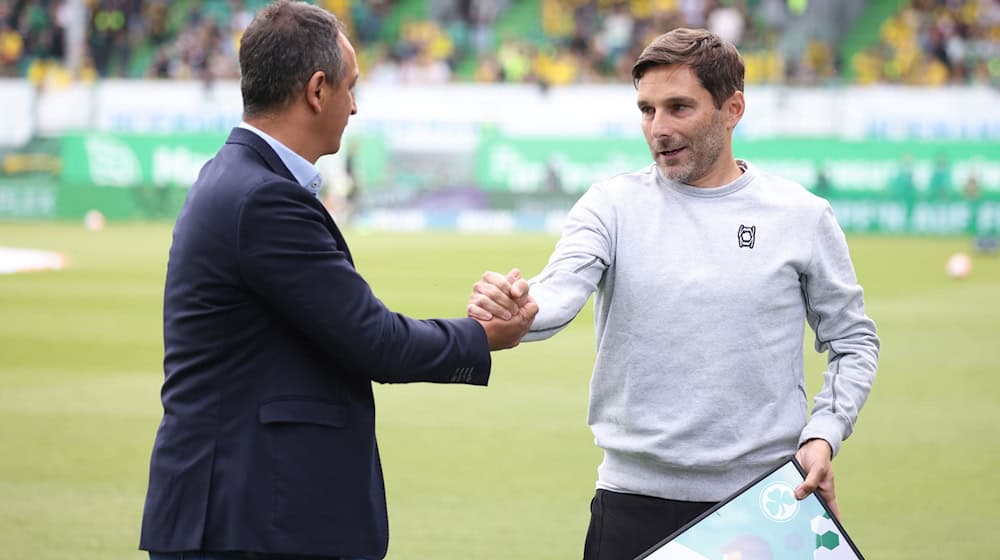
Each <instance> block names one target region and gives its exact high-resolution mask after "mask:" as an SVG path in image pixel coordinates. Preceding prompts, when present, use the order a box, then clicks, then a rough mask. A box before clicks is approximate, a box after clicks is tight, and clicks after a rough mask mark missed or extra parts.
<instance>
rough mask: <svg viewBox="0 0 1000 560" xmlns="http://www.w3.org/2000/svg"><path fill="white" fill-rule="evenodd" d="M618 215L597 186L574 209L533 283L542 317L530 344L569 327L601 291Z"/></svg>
mask: <svg viewBox="0 0 1000 560" xmlns="http://www.w3.org/2000/svg"><path fill="white" fill-rule="evenodd" d="M613 212H614V207H613V205H612V204H611V203H610V202H609V201H608V200H607V199H606V198H605V196H604V193H603V192H601V191H600V190H599V189H598V188H595V187H592V188H590V189H589V190H588V191H587V192H586V193H584V195H583V196H582V197H580V200H578V201H577V203H576V204H575V205H573V208H572V210H570V212H569V216H567V218H566V225H565V226H564V227H563V232H562V236H561V237H560V238H559V242H558V243H556V248H555V251H553V252H552V256H551V257H550V258H549V263H548V264H547V265H545V268H544V269H543V270H542V272H541V273H539V274H538V276H536V277H534V278H532V279H531V280H530V281H529V283H530V285H531V295H532V297H534V298H535V301H536V302H538V315H537V316H536V317H535V321H534V322H533V323H532V325H531V330H530V331H529V332H528V334H527V335H525V337H524V340H525V341H526V342H530V341H534V340H544V339H546V338H549V337H551V336H553V335H554V334H556V333H557V332H559V331H561V330H562V329H564V328H566V326H567V325H569V323H570V322H572V321H573V319H574V318H575V317H576V315H577V314H578V313H579V312H580V310H581V309H582V308H583V305H584V304H585V303H587V299H588V298H589V297H590V295H591V294H592V293H594V291H595V290H597V286H598V285H599V284H600V282H601V279H602V278H603V277H604V271H605V270H607V269H608V267H609V266H611V258H612V257H611V256H612V255H613V254H614V249H613V245H612V243H613V241H612V235H611V231H613V220H614V214H613Z"/></svg>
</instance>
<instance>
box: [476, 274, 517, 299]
mask: <svg viewBox="0 0 1000 560" xmlns="http://www.w3.org/2000/svg"><path fill="white" fill-rule="evenodd" d="M484 283H485V284H489V285H490V286H495V287H496V288H497V289H499V290H500V291H502V292H503V293H505V294H510V281H508V280H507V277H506V276H504V275H503V274H500V273H499V272H493V271H492V270H487V271H486V272H484V273H483V276H482V279H481V280H480V281H479V282H477V283H476V284H484Z"/></svg>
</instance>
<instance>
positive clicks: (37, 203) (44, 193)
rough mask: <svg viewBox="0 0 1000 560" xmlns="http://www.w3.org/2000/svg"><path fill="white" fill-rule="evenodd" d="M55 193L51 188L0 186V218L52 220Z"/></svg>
mask: <svg viewBox="0 0 1000 560" xmlns="http://www.w3.org/2000/svg"><path fill="white" fill-rule="evenodd" d="M55 215H56V191H55V189H54V188H52V187H40V186H34V185H33V186H30V187H28V186H10V185H0V216H6V217H11V218H54V217H55Z"/></svg>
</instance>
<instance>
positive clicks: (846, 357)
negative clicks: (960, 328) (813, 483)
mask: <svg viewBox="0 0 1000 560" xmlns="http://www.w3.org/2000/svg"><path fill="white" fill-rule="evenodd" d="M801 282H802V292H803V294H804V296H805V300H806V318H807V320H808V321H809V326H810V327H812V330H813V332H814V333H815V334H816V342H815V347H816V351H817V352H824V351H825V352H827V370H826V371H825V372H824V373H823V388H822V390H821V391H820V392H819V394H818V395H816V399H815V406H814V407H813V411H812V416H811V417H810V420H809V422H808V423H807V424H806V427H805V429H804V430H802V433H801V435H800V437H799V445H801V444H803V443H805V442H806V441H807V440H809V439H814V438H820V439H824V440H826V441H827V442H829V443H830V447H831V449H832V450H833V454H834V455H836V454H837V452H838V451H839V449H840V444H841V442H842V441H843V440H845V439H847V437H848V436H850V435H851V432H852V431H853V430H854V423H855V422H857V419H858V414H859V413H860V411H861V407H862V406H863V405H864V404H865V400H866V399H867V398H868V393H869V392H870V391H871V387H872V382H873V381H874V379H875V370H876V368H877V366H878V353H879V339H878V335H877V334H876V330H875V323H874V322H873V321H872V320H871V319H870V318H868V316H867V315H866V314H865V306H864V296H863V292H862V289H861V286H859V285H858V281H857V278H856V276H855V272H854V266H853V264H852V263H851V256H850V253H849V252H848V248H847V240H846V239H845V237H844V233H843V231H842V230H841V229H840V226H839V225H838V224H837V220H836V218H835V217H834V215H833V211H832V209H831V208H830V206H829V204H826V205H825V208H824V211H823V213H822V215H821V216H820V219H819V222H818V224H817V231H816V236H815V238H814V241H813V248H812V257H811V260H810V262H809V264H808V265H807V266H806V270H805V272H804V274H803V275H802V277H801Z"/></svg>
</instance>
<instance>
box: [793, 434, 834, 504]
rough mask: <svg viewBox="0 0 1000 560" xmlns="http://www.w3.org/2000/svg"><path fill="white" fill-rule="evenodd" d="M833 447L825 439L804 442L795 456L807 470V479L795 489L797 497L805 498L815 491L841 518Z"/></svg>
mask: <svg viewBox="0 0 1000 560" xmlns="http://www.w3.org/2000/svg"><path fill="white" fill-rule="evenodd" d="M832 455H833V449H832V448H831V447H830V444H829V443H827V441H826V440H823V439H811V440H809V441H807V442H805V443H803V444H802V447H800V448H799V450H798V451H797V452H796V453H795V458H796V459H797V460H798V462H799V464H800V465H802V468H803V469H805V471H806V479H805V481H804V482H803V483H802V484H800V485H799V487H798V488H796V489H795V497H796V498H798V499H800V500H801V499H803V498H805V497H806V496H808V495H809V494H812V493H813V492H815V491H817V490H818V491H819V495H820V496H821V497H822V498H823V500H825V501H826V505H827V506H829V507H830V511H831V512H832V513H833V516H834V517H836V518H837V519H838V520H839V519H840V508H839V507H837V493H836V492H835V491H834V487H833V465H832V461H833V457H832Z"/></svg>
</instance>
